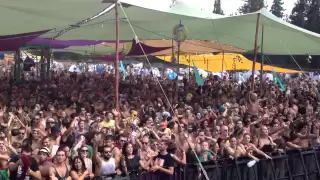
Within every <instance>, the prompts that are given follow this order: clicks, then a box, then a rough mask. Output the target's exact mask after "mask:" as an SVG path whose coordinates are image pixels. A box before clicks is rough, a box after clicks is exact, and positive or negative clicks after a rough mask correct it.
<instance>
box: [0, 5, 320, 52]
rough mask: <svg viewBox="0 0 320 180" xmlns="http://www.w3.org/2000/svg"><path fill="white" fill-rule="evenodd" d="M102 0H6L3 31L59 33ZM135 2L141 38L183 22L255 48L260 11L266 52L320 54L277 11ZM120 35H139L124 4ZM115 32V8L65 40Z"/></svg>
mask: <svg viewBox="0 0 320 180" xmlns="http://www.w3.org/2000/svg"><path fill="white" fill-rule="evenodd" d="M101 1H102V0H59V1H53V0H14V1H12V0H1V2H0V15H1V17H0V22H1V24H2V25H3V26H2V28H0V35H7V34H17V33H23V32H31V31H37V30H43V29H49V28H56V29H55V30H53V31H51V32H49V33H47V34H45V35H43V36H42V37H46V38H53V37H56V36H57V35H58V34H59V33H60V32H61V30H63V29H64V28H66V27H70V25H75V24H76V23H77V22H80V21H83V20H85V19H88V18H90V17H93V16H95V15H96V14H98V13H99V12H101V11H103V10H104V9H105V8H107V7H108V6H110V5H111V4H110V3H102V2H101ZM121 1H122V2H124V3H126V4H127V5H128V4H129V5H130V6H126V7H124V10H125V12H126V14H127V16H128V18H129V20H130V22H131V23H132V25H133V28H134V30H135V32H136V34H137V36H138V37H139V39H170V38H172V30H173V28H174V27H175V26H176V25H177V24H179V23H180V21H181V23H182V24H183V25H184V26H185V27H186V28H187V29H188V38H187V39H195V40H209V41H216V42H221V43H223V44H228V45H234V46H236V47H238V48H241V49H245V50H247V51H252V50H253V49H254V47H253V46H254V40H255V31H256V22H257V16H258V14H260V26H259V27H260V29H259V41H258V45H259V46H260V47H261V42H262V26H263V27H264V28H263V29H264V37H263V40H264V44H263V50H264V53H265V54H273V55H287V54H292V55H303V54H310V55H313V54H320V38H319V37H320V35H319V34H316V33H312V32H310V31H307V30H304V29H302V28H299V27H296V26H294V25H292V24H290V23H288V22H285V21H283V20H281V19H279V18H277V17H276V16H274V15H272V14H271V13H270V12H268V11H267V10H265V9H262V10H260V11H259V12H256V13H251V14H246V15H240V16H232V17H224V16H219V15H215V14H211V15H210V13H208V12H205V11H199V10H195V9H194V8H191V7H189V6H186V5H184V4H182V3H178V4H176V5H175V6H173V7H171V8H169V7H168V8H164V9H159V7H145V6H144V5H143V4H140V5H137V4H133V3H132V1H130V0H121ZM119 18H120V39H122V40H130V39H133V38H135V36H134V34H133V33H132V30H131V28H130V27H129V25H128V20H127V19H126V17H125V15H124V13H123V12H122V10H121V8H119ZM115 37H116V29H115V13H114V9H112V10H110V11H108V12H107V13H105V14H104V15H102V16H100V17H98V18H95V19H94V20H92V21H89V22H86V23H84V24H82V25H79V26H74V28H72V29H71V30H69V31H65V32H64V33H63V34H61V35H60V36H58V37H57V38H56V39H61V40H81V39H82V40H102V39H108V40H114V39H115Z"/></svg>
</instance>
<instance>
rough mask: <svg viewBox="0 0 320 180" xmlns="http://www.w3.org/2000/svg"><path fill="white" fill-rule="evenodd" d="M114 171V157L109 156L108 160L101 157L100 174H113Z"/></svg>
mask: <svg viewBox="0 0 320 180" xmlns="http://www.w3.org/2000/svg"><path fill="white" fill-rule="evenodd" d="M115 171H116V164H115V160H114V158H110V159H109V160H104V159H101V171H100V175H101V176H106V175H110V174H114V173H115Z"/></svg>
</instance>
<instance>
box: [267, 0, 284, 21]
mask: <svg viewBox="0 0 320 180" xmlns="http://www.w3.org/2000/svg"><path fill="white" fill-rule="evenodd" d="M282 6H283V2H282V0H273V3H272V6H271V9H270V12H271V13H272V14H274V15H275V16H277V17H279V18H283V17H284V13H283V12H284V11H285V9H284V8H283V7H282Z"/></svg>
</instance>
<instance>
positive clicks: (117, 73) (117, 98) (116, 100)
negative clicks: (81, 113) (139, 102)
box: [114, 0, 120, 112]
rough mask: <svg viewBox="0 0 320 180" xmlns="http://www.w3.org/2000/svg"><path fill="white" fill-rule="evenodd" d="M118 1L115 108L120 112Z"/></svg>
mask: <svg viewBox="0 0 320 180" xmlns="http://www.w3.org/2000/svg"><path fill="white" fill-rule="evenodd" d="M118 1H119V0H115V3H116V6H115V16H116V62H115V66H114V68H115V77H116V78H115V96H114V98H115V109H116V110H117V112H119V29H120V27H119V13H118Z"/></svg>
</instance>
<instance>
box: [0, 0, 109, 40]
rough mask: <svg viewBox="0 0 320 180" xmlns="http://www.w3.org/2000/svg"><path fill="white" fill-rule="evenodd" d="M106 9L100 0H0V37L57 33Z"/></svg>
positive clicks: (105, 5)
mask: <svg viewBox="0 0 320 180" xmlns="http://www.w3.org/2000/svg"><path fill="white" fill-rule="evenodd" d="M107 6H108V4H106V3H103V4H102V3H101V0H56V1H54V0H14V1H12V0H1V2H0V23H1V28H0V35H9V34H20V33H26V32H33V31H40V30H44V29H53V28H56V30H57V31H58V30H59V29H61V28H66V27H68V26H69V25H72V24H75V23H77V22H79V21H82V20H85V19H88V18H91V17H92V16H95V15H96V14H98V13H100V12H101V11H103V10H104V9H105V8H106V7H107ZM53 32H55V31H52V32H51V33H53Z"/></svg>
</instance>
